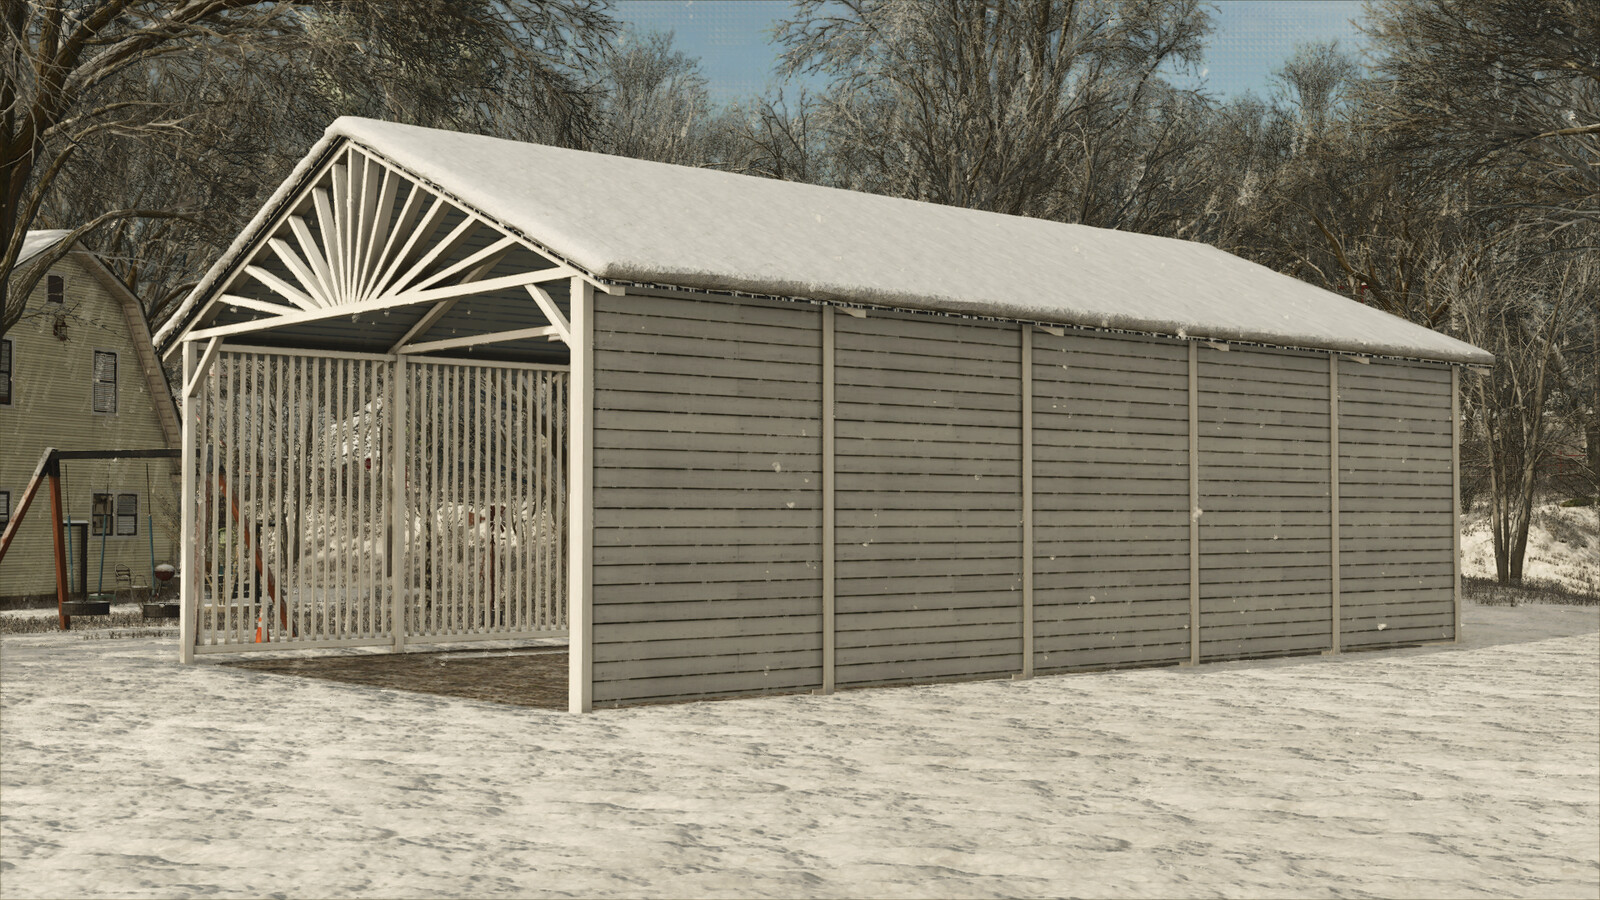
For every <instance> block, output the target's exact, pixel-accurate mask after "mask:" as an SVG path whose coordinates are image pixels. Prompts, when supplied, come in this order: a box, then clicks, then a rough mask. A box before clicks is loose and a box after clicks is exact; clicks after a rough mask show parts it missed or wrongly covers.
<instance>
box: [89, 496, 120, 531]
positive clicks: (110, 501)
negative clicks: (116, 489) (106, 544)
mask: <svg viewBox="0 0 1600 900" xmlns="http://www.w3.org/2000/svg"><path fill="white" fill-rule="evenodd" d="M101 497H104V498H106V506H107V507H108V508H109V509H110V512H109V513H102V512H100V511H99V507H100V498H101ZM105 519H110V520H111V521H110V523H109V524H110V525H111V531H110V532H107V531H106V530H105V526H104V524H102V523H103V520H105ZM116 532H117V495H116V494H114V493H111V492H109V491H91V492H90V494H89V536H90V537H93V538H97V537H100V536H102V535H104V536H105V537H115V536H116Z"/></svg>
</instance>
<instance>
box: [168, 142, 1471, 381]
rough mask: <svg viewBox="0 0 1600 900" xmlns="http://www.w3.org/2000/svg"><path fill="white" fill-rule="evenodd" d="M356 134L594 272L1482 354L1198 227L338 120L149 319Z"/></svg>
mask: <svg viewBox="0 0 1600 900" xmlns="http://www.w3.org/2000/svg"><path fill="white" fill-rule="evenodd" d="M343 141H349V142H351V143H353V144H355V145H356V146H358V147H360V148H361V149H362V150H363V151H365V152H370V153H372V154H373V155H374V156H377V157H379V158H381V159H383V160H384V161H385V162H387V163H389V164H391V165H393V166H395V167H396V168H397V169H400V170H402V171H404V172H407V173H409V174H410V176H411V177H414V178H416V179H418V180H420V181H423V182H424V183H427V184H428V185H430V187H432V188H433V189H436V190H439V191H440V192H441V193H444V194H446V195H447V196H448V197H449V198H450V199H451V200H452V202H455V203H457V204H459V205H460V206H461V207H463V208H466V209H471V210H473V211H474V212H476V213H478V214H480V215H482V216H483V217H484V218H485V219H487V220H489V221H491V222H493V223H495V224H496V225H497V226H498V227H501V228H502V229H504V230H507V231H508V233H510V234H513V235H515V236H517V237H518V238H520V239H523V240H526V241H528V242H529V243H530V244H533V245H535V246H538V247H540V248H543V249H544V250H547V251H548V252H549V253H550V254H551V255H552V256H554V257H557V258H560V259H562V260H563V261H565V262H566V263H567V264H568V265H571V266H572V267H573V268H575V269H578V270H581V271H583V272H585V273H586V274H588V275H590V276H592V277H593V278H595V279H597V280H603V281H610V282H639V283H654V284H670V285H674V286H678V287H682V288H687V289H691V290H703V291H711V292H718V293H723V292H726V293H736V294H737V293H751V294H764V295H772V296H779V297H786V298H794V299H803V300H812V301H833V302H847V303H851V302H853V303H865V304H871V305H880V306H887V307H900V308H908V309H925V310H934V311H946V312H953V313H959V314H968V315H978V316H993V317H997V318H1006V319H1012V320H1017V321H1039V322H1051V323H1058V324H1063V325H1073V326H1078V327H1090V328H1106V329H1115V330H1129V331H1138V332H1150V333H1162V334H1175V335H1178V336H1182V337H1193V338H1206V339H1211V340H1235V341H1249V342H1255V343H1262V344H1269V345H1274V346H1286V347H1296V348H1303V349H1314V350H1325V351H1339V352H1349V353H1362V354H1370V355H1384V356H1396V357H1405V358H1417V359H1425V360H1431V361H1441V362H1453V363H1466V364H1486V363H1488V362H1491V361H1492V360H1493V357H1492V356H1490V355H1489V354H1487V353H1485V352H1484V351H1482V350H1480V349H1478V348H1476V347H1473V346H1471V345H1469V344H1466V343H1464V342H1462V341H1459V340H1456V339H1455V338H1451V337H1448V336H1446V335H1443V334H1440V333H1438V332H1435V331H1432V330H1430V329H1427V328H1425V327H1423V326H1421V325H1418V324H1415V323H1412V322H1409V321H1407V320H1405V319H1403V318H1400V317H1398V316H1393V315H1391V314H1389V313H1386V312H1384V311H1382V310H1378V309H1375V308H1372V307H1368V306H1365V305H1363V304H1361V303H1359V302H1357V301H1355V300H1352V299H1350V298H1347V297H1343V296H1341V295H1339V294H1336V293H1334V292H1331V291H1327V290H1324V289H1323V288H1320V287H1316V286H1314V285H1311V284H1308V283H1306V282H1302V281H1299V280H1297V279H1294V278H1292V277H1290V276H1287V275H1284V274H1282V273H1279V272H1276V271H1274V270H1272V269H1270V268H1267V267H1265V266H1261V265H1258V264H1256V263H1253V262H1250V261H1248V260H1245V259H1242V258H1240V257H1237V256H1235V255H1233V254H1231V253H1228V252H1227V251H1224V250H1221V249H1218V248H1216V247H1213V246H1211V245H1208V244H1202V243H1199V242H1194V241H1187V240H1182V239H1178V238H1170V237H1162V236H1156V235H1144V234H1136V233H1133V232H1125V231H1116V230H1111V229H1102V228H1095V227H1092V226H1087V225H1081V224H1074V223H1062V222H1054V221H1049V220H1044V219H1032V218H1027V217H1022V216H1009V215H1005V214H1002V213H995V212H988V211H982V210H971V209H964V208H959V207H952V206H941V205H938V204H933V203H927V202H924V201H918V200H911V199H907V198H898V197H888V196H882V195H876V194H866V193H861V192H857V191H849V190H844V189H840V188H832V187H827V186H822V185H811V184H804V183H800V182H787V181H779V180H775V179H765V178H759V177H754V176H748V175H741V174H737V173H731V172H725V171H718V170H711V169H703V168H694V167H686V166H676V165H671V164H668V163H659V162H653V161H649V160H638V159H630V158H625V157H617V156H608V155H605V154H599V153H592V152H587V151H581V150H572V149H567V148H559V147H550V146H545V145H539V144H529V143H520V142H517V141H511V140H507V139H504V138H494V137H486V136H482V135H472V134H463V133H459V132H451V131H442V130H437V129H430V128H421V127H417V126H410V125H401V124H397V123H393V122H380V121H376V120H371V119H361V118H354V117H343V118H340V119H338V120H336V121H334V122H333V123H332V124H331V125H330V126H329V127H328V129H327V131H326V132H325V133H324V135H323V137H322V138H321V140H319V141H318V143H317V145H316V146H314V147H313V148H312V150H311V152H310V153H309V154H308V155H307V157H306V159H305V160H303V161H302V163H301V164H300V166H298V167H297V169H296V171H295V173H293V174H292V175H291V177H290V179H288V180H286V181H285V183H284V185H283V186H281V187H280V188H279V190H278V192H277V193H275V194H274V196H273V198H272V200H271V201H269V202H268V204H267V206H266V207H264V208H263V210H261V211H260V212H259V213H258V214H257V216H256V217H255V219H253V220H252V222H251V224H250V226H247V228H246V229H245V231H244V232H243V233H241V235H240V239H239V240H237V241H235V243H234V245H233V246H232V247H230V248H229V251H228V252H227V253H225V254H224V255H223V257H222V258H221V259H219V260H218V262H217V264H216V265H215V266H213V268H212V270H211V271H210V272H208V273H207V275H206V277H205V279H203V280H202V282H201V283H200V285H198V286H197V287H196V289H195V292H194V293H192V294H191V295H190V297H189V298H187V299H186V300H185V302H184V305H183V307H182V308H181V309H180V312H179V314H178V315H177V316H175V317H174V320H173V322H172V323H169V325H168V327H165V328H163V329H162V331H161V333H160V334H158V335H157V340H158V341H159V342H163V343H165V342H167V341H169V340H170V339H171V338H172V336H173V335H174V334H175V333H176V331H177V330H178V329H179V328H181V327H182V324H181V320H183V319H185V318H187V317H189V316H191V315H193V313H194V312H195V311H196V310H195V300H196V298H202V297H204V295H205V293H206V291H208V290H210V289H211V287H212V286H213V285H214V284H215V282H216V278H217V275H218V274H219V273H220V272H221V271H223V270H224V269H225V268H226V267H227V266H228V265H229V263H230V261H231V260H232V259H233V258H235V257H237V256H239V255H240V254H242V253H243V252H244V250H245V249H246V245H247V244H249V243H251V242H253V241H255V240H256V239H258V238H259V237H260V235H259V234H258V233H257V232H259V231H260V229H262V228H264V227H266V224H267V223H268V222H269V221H271V220H272V219H273V218H274V216H275V213H274V212H272V210H275V209H278V208H281V205H282V204H283V203H284V202H287V200H288V198H289V197H290V196H292V195H294V194H296V193H297V190H296V189H294V188H292V187H291V185H297V184H298V183H299V182H300V181H302V180H303V179H304V178H305V177H306V175H307V173H308V171H309V170H310V169H312V168H314V166H313V165H312V164H313V162H314V161H315V160H318V159H322V158H325V154H326V153H328V152H329V151H330V149H332V148H334V147H335V146H336V145H338V146H342V142H343Z"/></svg>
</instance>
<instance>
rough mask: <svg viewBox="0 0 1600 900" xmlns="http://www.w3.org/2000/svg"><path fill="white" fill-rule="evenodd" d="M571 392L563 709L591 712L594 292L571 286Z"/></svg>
mask: <svg viewBox="0 0 1600 900" xmlns="http://www.w3.org/2000/svg"><path fill="white" fill-rule="evenodd" d="M571 285H572V287H571V292H572V293H571V301H572V302H571V314H572V343H571V348H572V393H571V394H569V395H568V397H569V399H568V403H569V404H570V406H571V412H570V414H569V418H568V422H569V423H570V426H571V430H570V431H569V432H568V441H569V444H568V448H569V449H568V453H567V458H568V460H569V463H568V464H569V466H570V469H569V471H568V473H567V485H568V488H567V489H568V491H569V492H570V496H569V499H568V502H567V516H568V520H567V521H568V529H569V531H568V546H567V572H568V576H567V628H568V639H567V652H568V657H567V665H568V670H567V708H568V709H569V710H571V711H572V712H575V713H584V712H589V711H590V710H592V709H593V708H594V648H593V640H594V632H593V623H594V595H593V593H592V590H593V585H594V554H593V547H594V543H593V542H594V528H593V524H594V312H595V310H594V287H593V286H592V285H590V284H589V283H588V282H587V281H584V280H583V279H582V278H577V277H574V278H573V279H572V282H571Z"/></svg>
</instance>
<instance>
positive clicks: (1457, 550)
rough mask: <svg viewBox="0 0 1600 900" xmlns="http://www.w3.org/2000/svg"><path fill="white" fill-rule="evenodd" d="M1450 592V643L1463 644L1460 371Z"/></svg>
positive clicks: (1455, 392)
mask: <svg viewBox="0 0 1600 900" xmlns="http://www.w3.org/2000/svg"><path fill="white" fill-rule="evenodd" d="M1450 547H1451V551H1452V554H1453V556H1454V559H1453V560H1452V562H1451V565H1450V589H1451V596H1452V598H1453V599H1454V601H1455V602H1454V607H1455V610H1454V616H1453V617H1452V621H1453V625H1452V627H1451V640H1453V641H1455V642H1456V643H1460V642H1461V367H1460V366H1451V367H1450Z"/></svg>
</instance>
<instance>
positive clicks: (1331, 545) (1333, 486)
mask: <svg viewBox="0 0 1600 900" xmlns="http://www.w3.org/2000/svg"><path fill="white" fill-rule="evenodd" d="M1328 527H1329V529H1330V530H1331V532H1332V536H1331V537H1330V539H1329V541H1328V550H1329V559H1330V560H1331V561H1332V564H1333V575H1332V577H1331V579H1330V582H1331V587H1332V590H1333V624H1332V628H1333V639H1332V642H1331V644H1330V645H1329V647H1328V652H1329V653H1338V652H1339V354H1337V353H1329V354H1328Z"/></svg>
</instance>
